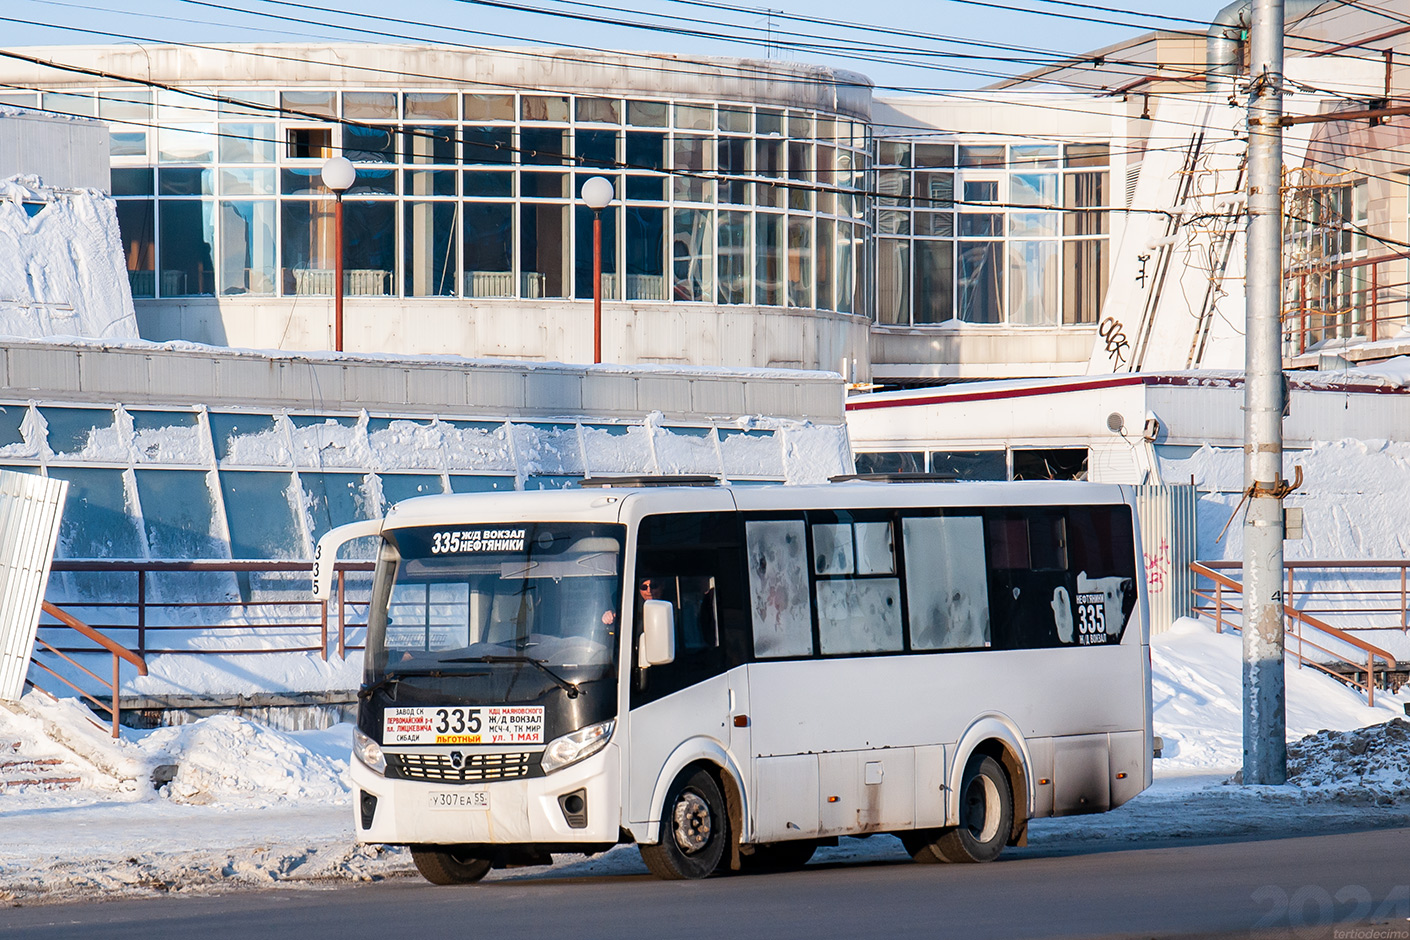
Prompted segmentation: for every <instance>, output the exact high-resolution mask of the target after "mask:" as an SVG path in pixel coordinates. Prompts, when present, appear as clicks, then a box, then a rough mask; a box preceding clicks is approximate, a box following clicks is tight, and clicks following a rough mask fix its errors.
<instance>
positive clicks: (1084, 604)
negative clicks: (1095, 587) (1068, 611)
mask: <svg viewBox="0 0 1410 940" xmlns="http://www.w3.org/2000/svg"><path fill="white" fill-rule="evenodd" d="M1107 640H1108V637H1107V632H1106V595H1105V594H1078V595H1077V642H1078V644H1079V645H1081V646H1096V645H1098V644H1102V643H1106V642H1107Z"/></svg>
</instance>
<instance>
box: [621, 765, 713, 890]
mask: <svg viewBox="0 0 1410 940" xmlns="http://www.w3.org/2000/svg"><path fill="white" fill-rule="evenodd" d="M729 838H730V836H729V814H728V813H727V812H726V810H725V799H724V796H723V795H721V793H720V787H719V784H717V783H716V782H715V778H714V777H712V776H710V774H709V773H707V772H706V771H704V770H696V771H693V772H689V771H688V772H686V773H683V774H681V776H679V777H677V778H676V782H675V783H673V784H671V789H670V791H669V792H668V793H667V794H666V805H665V807H664V809H663V810H662V813H661V831H660V841H659V842H657V843H656V844H655V845H643V846H641V860H642V861H644V862H645V863H646V867H647V868H649V869H650V870H651V873H652V874H653V875H655V876H656V877H657V878H665V879H667V880H672V881H675V880H680V879H684V878H708V877H709V876H710V875H711V874H712V873H713V872H714V871H715V869H716V868H718V867H719V865H720V860H721V859H722V858H723V857H724V854H725V848H726V846H728V845H729Z"/></svg>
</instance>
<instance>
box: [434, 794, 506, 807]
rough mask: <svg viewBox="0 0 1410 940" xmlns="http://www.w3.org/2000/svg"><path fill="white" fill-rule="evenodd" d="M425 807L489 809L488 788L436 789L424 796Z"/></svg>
mask: <svg viewBox="0 0 1410 940" xmlns="http://www.w3.org/2000/svg"><path fill="white" fill-rule="evenodd" d="M426 802H427V809H489V808H490V794H489V791H488V790H437V791H436V792H434V793H432V794H430V795H429V796H428V797H427V798H426Z"/></svg>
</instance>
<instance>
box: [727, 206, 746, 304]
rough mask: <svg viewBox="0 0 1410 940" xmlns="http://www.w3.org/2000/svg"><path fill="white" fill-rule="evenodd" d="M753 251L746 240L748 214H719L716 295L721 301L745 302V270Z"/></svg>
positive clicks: (728, 302)
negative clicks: (718, 292)
mask: <svg viewBox="0 0 1410 940" xmlns="http://www.w3.org/2000/svg"><path fill="white" fill-rule="evenodd" d="M752 260H753V253H752V251H751V250H750V243H749V213H748V212H721V213H720V254H719V261H720V280H719V284H720V294H719V302H720V303H722V304H747V303H749V302H750V301H751V300H752V297H751V294H750V291H749V269H750V267H751V261H752Z"/></svg>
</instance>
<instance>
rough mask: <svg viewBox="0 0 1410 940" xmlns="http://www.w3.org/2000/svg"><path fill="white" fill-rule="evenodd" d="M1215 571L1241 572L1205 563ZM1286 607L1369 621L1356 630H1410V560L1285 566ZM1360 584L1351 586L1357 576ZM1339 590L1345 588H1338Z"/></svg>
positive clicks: (1229, 564)
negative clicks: (1359, 617)
mask: <svg viewBox="0 0 1410 940" xmlns="http://www.w3.org/2000/svg"><path fill="white" fill-rule="evenodd" d="M1200 564H1201V565H1204V566H1205V567H1206V568H1210V569H1212V570H1215V571H1239V570H1241V568H1242V567H1243V566H1242V564H1241V563H1240V562H1237V561H1204V562H1200ZM1283 570H1284V578H1283V602H1284V603H1286V604H1288V605H1290V606H1292V607H1296V608H1297V609H1298V610H1300V611H1302V612H1303V613H1306V614H1312V615H1314V616H1336V617H1341V616H1352V615H1358V616H1362V617H1364V618H1366V620H1367V622H1366V623H1365V624H1358V625H1357V626H1356V628H1355V629H1356V630H1358V631H1360V630H1399V631H1400V632H1401V633H1405V632H1407V630H1410V591H1408V590H1407V582H1410V561H1408V560H1406V559H1402V558H1393V559H1354V560H1340V561H1315V560H1308V561H1285V562H1283ZM1353 573H1354V574H1356V575H1357V576H1358V577H1357V578H1356V580H1358V581H1359V582H1360V583H1358V584H1351V583H1349V582H1350V581H1352V580H1353V579H1352V577H1351V575H1352V574H1353ZM1338 585H1339V586H1338Z"/></svg>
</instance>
